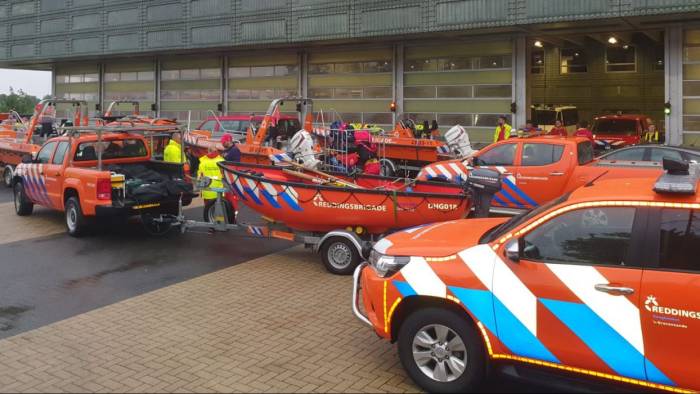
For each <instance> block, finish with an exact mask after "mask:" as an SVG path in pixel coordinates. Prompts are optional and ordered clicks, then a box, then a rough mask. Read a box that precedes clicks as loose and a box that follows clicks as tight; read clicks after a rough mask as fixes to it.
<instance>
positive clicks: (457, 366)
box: [398, 308, 486, 393]
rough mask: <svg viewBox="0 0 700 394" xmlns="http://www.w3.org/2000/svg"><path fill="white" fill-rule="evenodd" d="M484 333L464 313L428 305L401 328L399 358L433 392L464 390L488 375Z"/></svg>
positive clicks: (457, 391) (419, 382)
mask: <svg viewBox="0 0 700 394" xmlns="http://www.w3.org/2000/svg"><path fill="white" fill-rule="evenodd" d="M482 341H483V340H482V339H481V336H480V335H479V334H478V333H477V331H476V329H475V328H474V326H472V325H471V324H469V322H467V321H466V320H465V319H464V317H463V316H460V315H459V314H458V313H456V312H453V311H451V310H448V309H440V308H426V309H420V310H418V311H416V312H414V313H412V314H411V315H409V316H408V317H407V318H406V320H405V321H404V323H403V325H402V326H401V329H400V331H399V338H398V347H399V358H400V359H401V363H402V364H403V366H404V368H405V369H406V371H407V372H408V375H409V376H410V377H411V379H413V381H414V382H416V384H417V385H418V386H420V387H422V388H423V389H424V390H426V391H428V392H433V393H464V392H469V391H472V390H474V389H476V388H477V387H478V385H479V384H480V383H481V381H482V380H483V379H484V377H485V371H486V358H485V354H484V346H483V342H482Z"/></svg>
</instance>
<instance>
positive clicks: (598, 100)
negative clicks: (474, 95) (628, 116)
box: [528, 40, 664, 123]
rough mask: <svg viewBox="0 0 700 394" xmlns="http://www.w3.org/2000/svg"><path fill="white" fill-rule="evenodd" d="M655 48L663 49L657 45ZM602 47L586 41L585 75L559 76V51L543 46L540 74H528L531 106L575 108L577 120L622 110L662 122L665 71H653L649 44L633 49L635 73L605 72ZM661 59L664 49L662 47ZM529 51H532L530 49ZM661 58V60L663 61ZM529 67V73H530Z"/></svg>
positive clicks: (653, 55)
mask: <svg viewBox="0 0 700 394" xmlns="http://www.w3.org/2000/svg"><path fill="white" fill-rule="evenodd" d="M658 45H662V43H659V44H658ZM605 48H606V46H605V45H604V44H602V43H599V42H595V41H592V40H588V41H586V45H585V47H583V48H582V50H583V51H585V54H586V58H587V69H588V71H587V72H585V73H570V74H562V73H561V67H560V64H561V63H560V52H561V48H558V47H552V46H549V45H546V46H545V48H544V51H545V65H544V72H543V73H535V74H533V73H529V74H528V80H529V81H528V86H529V89H530V90H531V92H530V93H531V101H532V104H553V105H575V106H576V107H577V108H578V110H579V117H580V119H587V120H589V121H592V119H593V118H594V117H595V116H598V115H601V114H605V113H611V112H613V113H614V111H618V110H621V111H623V112H627V113H631V112H637V113H643V114H646V115H650V116H651V117H652V119H654V120H656V121H657V122H658V123H663V120H664V113H663V110H664V69H663V64H662V65H661V66H660V68H655V67H654V66H655V64H656V62H657V60H658V59H657V57H656V56H655V55H656V53H655V51H654V47H653V46H652V44H650V43H649V44H644V45H642V44H640V45H635V50H636V71H634V72H608V71H606V64H605ZM661 49H662V50H661V54H662V55H663V46H662V47H661ZM531 50H532V49H531ZM662 58H663V57H662ZM531 70H532V67H531V65H530V66H529V67H528V71H529V72H531Z"/></svg>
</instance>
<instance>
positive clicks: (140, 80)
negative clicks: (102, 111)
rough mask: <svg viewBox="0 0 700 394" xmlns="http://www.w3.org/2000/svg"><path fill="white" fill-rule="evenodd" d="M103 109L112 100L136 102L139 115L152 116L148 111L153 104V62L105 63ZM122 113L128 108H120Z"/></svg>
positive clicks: (128, 111)
mask: <svg viewBox="0 0 700 394" xmlns="http://www.w3.org/2000/svg"><path fill="white" fill-rule="evenodd" d="M104 89H105V91H104V107H105V108H107V107H108V106H109V103H110V102H112V101H114V100H131V101H138V102H139V104H140V107H141V114H143V115H150V116H154V114H153V112H152V111H150V109H151V105H152V104H153V103H155V90H156V89H155V64H154V62H132V63H123V64H122V63H107V64H105V74H104ZM120 109H121V110H122V111H123V113H125V114H128V113H130V112H131V109H130V108H126V107H123V106H122V107H120Z"/></svg>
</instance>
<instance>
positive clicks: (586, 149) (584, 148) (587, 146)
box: [578, 141, 593, 165]
mask: <svg viewBox="0 0 700 394" xmlns="http://www.w3.org/2000/svg"><path fill="white" fill-rule="evenodd" d="M591 161H593V144H592V143H591V141H585V142H579V144H578V164H579V165H584V164H586V163H590V162H591Z"/></svg>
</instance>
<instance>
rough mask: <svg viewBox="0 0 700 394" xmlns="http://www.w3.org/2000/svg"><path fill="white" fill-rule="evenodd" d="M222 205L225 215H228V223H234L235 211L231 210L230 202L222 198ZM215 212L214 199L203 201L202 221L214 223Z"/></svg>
mask: <svg viewBox="0 0 700 394" xmlns="http://www.w3.org/2000/svg"><path fill="white" fill-rule="evenodd" d="M223 203H224V207H225V208H226V215H227V216H228V224H235V223H236V212H234V210H233V206H231V203H230V202H228V201H226V200H224V201H223ZM215 214H216V200H213V201H205V203H204V214H203V216H204V221H205V222H208V223H216V219H215V218H214V215H215Z"/></svg>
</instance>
